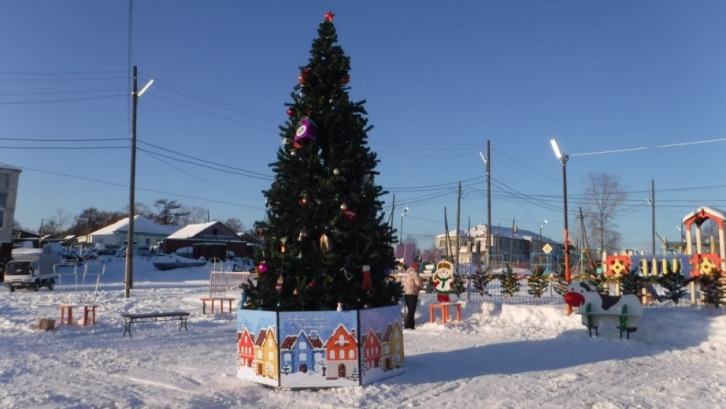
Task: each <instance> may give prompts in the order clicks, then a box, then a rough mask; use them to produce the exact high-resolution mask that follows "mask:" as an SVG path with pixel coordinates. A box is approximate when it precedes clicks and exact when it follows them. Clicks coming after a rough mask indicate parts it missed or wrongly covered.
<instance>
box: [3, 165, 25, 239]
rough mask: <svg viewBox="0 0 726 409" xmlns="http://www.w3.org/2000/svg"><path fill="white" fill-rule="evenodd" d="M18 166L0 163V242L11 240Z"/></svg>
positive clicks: (16, 196)
mask: <svg viewBox="0 0 726 409" xmlns="http://www.w3.org/2000/svg"><path fill="white" fill-rule="evenodd" d="M20 172H21V170H20V168H16V167H14V166H10V165H6V164H4V163H0V242H3V241H4V242H11V241H12V240H13V225H14V224H15V203H16V201H17V198H18V181H19V179H20Z"/></svg>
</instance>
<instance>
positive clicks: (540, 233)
mask: <svg viewBox="0 0 726 409" xmlns="http://www.w3.org/2000/svg"><path fill="white" fill-rule="evenodd" d="M545 224H547V220H545V221H543V222H542V224H540V225H539V249H540V251H542V228H543V227H544V225H545Z"/></svg>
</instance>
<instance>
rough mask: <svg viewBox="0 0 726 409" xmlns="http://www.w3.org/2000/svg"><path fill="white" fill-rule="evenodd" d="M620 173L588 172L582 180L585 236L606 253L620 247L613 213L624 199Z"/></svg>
mask: <svg viewBox="0 0 726 409" xmlns="http://www.w3.org/2000/svg"><path fill="white" fill-rule="evenodd" d="M627 197H628V195H627V193H626V192H625V188H624V187H623V186H621V184H620V176H618V175H612V174H609V173H605V172H598V173H588V175H587V178H586V179H585V197H584V201H585V209H584V210H585V218H586V226H587V231H588V239H589V240H592V241H593V244H594V245H595V246H594V247H596V248H599V249H600V250H605V251H608V252H612V251H617V250H619V249H620V240H621V236H620V233H618V232H617V231H616V230H615V228H616V227H617V225H616V224H615V216H616V214H617V212H618V210H619V209H620V207H621V206H622V205H623V202H625V200H626V199H627Z"/></svg>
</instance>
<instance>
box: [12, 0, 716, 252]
mask: <svg viewBox="0 0 726 409" xmlns="http://www.w3.org/2000/svg"><path fill="white" fill-rule="evenodd" d="M391 3H392V2H383V1H371V2H358V3H355V4H354V3H353V2H331V1H306V2H299V1H297V2H295V1H278V2H232V1H219V2H195V1H173V2H172V1H143V2H142V1H137V2H135V3H134V10H133V27H132V39H133V40H132V47H131V61H132V64H133V65H137V66H138V67H139V71H140V73H141V75H140V79H139V82H140V86H141V85H143V84H144V83H146V81H148V79H149V78H154V80H155V83H154V84H153V85H152V86H151V88H149V90H148V91H147V93H145V94H144V95H143V96H142V97H141V98H140V101H139V111H138V139H139V141H140V143H139V148H142V149H144V151H140V152H139V154H138V159H137V160H138V163H137V187H138V188H139V190H137V201H139V202H143V203H146V204H149V205H150V204H151V203H152V202H153V201H154V200H155V199H157V198H162V197H165V198H171V199H178V200H179V201H181V202H182V203H183V204H184V205H187V206H200V207H204V208H207V209H209V210H210V214H211V217H212V218H214V219H222V220H223V219H226V218H228V217H237V218H239V219H241V220H242V221H243V222H244V223H245V225H246V226H248V227H250V226H251V225H252V224H253V222H254V221H255V220H259V219H261V218H262V217H263V216H264V198H263V196H262V194H261V190H263V189H266V188H267V187H269V184H270V177H271V172H270V170H269V168H268V166H267V165H268V164H269V163H270V162H272V161H274V160H275V153H276V150H277V148H278V147H279V146H280V138H279V135H278V130H277V127H278V125H280V124H282V123H283V122H284V121H285V119H286V114H285V109H286V108H285V107H284V103H285V102H289V101H290V100H291V98H290V96H289V95H290V93H291V92H292V91H293V87H294V86H295V84H296V82H297V76H298V75H299V67H300V66H303V65H305V64H306V63H307V61H308V57H309V50H310V45H311V43H312V40H313V39H314V38H315V37H316V35H317V27H318V24H319V23H320V21H322V18H323V13H325V12H327V11H328V10H332V11H333V12H334V13H336V18H335V24H336V28H337V30H338V35H339V40H340V45H341V46H342V47H343V49H344V50H345V52H346V53H347V54H348V55H349V56H350V57H351V64H352V71H351V82H350V86H351V87H352V90H351V96H352V98H353V99H354V100H360V99H366V100H367V101H368V103H367V105H366V107H367V110H368V114H369V118H370V123H371V124H373V125H374V126H375V129H374V130H373V131H372V132H371V133H370V134H369V136H370V145H371V147H372V149H373V150H374V151H376V152H378V154H379V158H380V160H381V163H380V166H379V168H378V170H379V171H380V172H381V176H380V177H379V178H377V183H379V184H381V185H382V186H384V187H385V188H387V189H388V190H389V191H390V192H391V193H392V194H394V193H395V195H396V202H397V204H398V205H399V206H398V207H397V209H396V211H395V214H394V219H395V223H394V225H395V227H396V228H398V227H400V221H401V209H402V208H401V207H400V205H408V206H409V209H410V210H409V211H408V213H407V215H406V216H405V218H404V234H405V235H406V236H408V235H413V236H414V237H416V239H417V240H418V241H419V243H422V244H424V245H427V244H430V243H431V241H432V238H433V236H434V235H435V234H440V233H443V232H444V224H443V213H444V206H446V208H447V211H448V221H449V227H450V228H452V229H453V228H454V226H455V221H456V214H455V212H456V184H457V182H458V181H463V192H464V195H463V200H462V202H461V215H462V227H465V226H466V224H467V223H468V220H469V219H470V220H471V223H472V224H477V223H485V222H486V196H485V189H486V185H485V183H484V176H485V168H484V165H483V163H482V160H481V158H480V157H479V152H480V151H482V152H484V151H485V149H486V141H487V140H491V145H492V153H491V155H492V159H491V161H492V177H493V179H494V181H493V184H492V188H493V191H492V195H493V203H492V222H493V224H500V223H501V225H502V226H510V225H511V223H512V219H516V224H517V226H518V227H520V228H522V229H529V230H532V231H535V232H536V231H538V230H539V226H540V224H541V223H542V221H543V220H548V222H549V223H548V224H547V225H546V226H545V227H544V230H543V234H544V235H545V236H549V237H553V238H560V237H562V224H563V223H562V222H563V212H562V180H561V165H560V164H559V162H558V161H557V160H556V159H555V158H554V155H553V153H552V150H551V148H550V145H549V140H550V139H551V138H557V140H558V142H559V144H560V146H561V148H562V150H563V151H564V152H565V153H568V154H571V155H572V157H571V159H570V162H569V163H568V165H567V176H568V193H569V195H568V196H569V208H570V211H571V214H575V213H576V212H577V210H578V207H579V206H580V205H581V204H582V199H583V197H582V191H583V187H584V183H583V181H584V178H585V176H586V175H587V174H588V173H589V172H602V171H604V172H608V173H611V174H614V175H619V176H620V177H622V182H623V183H624V185H625V186H626V187H627V191H628V192H630V195H629V199H628V201H627V203H626V206H625V207H624V209H623V210H624V211H623V213H622V214H621V215H619V217H618V219H617V224H618V225H619V226H620V228H619V230H620V232H621V233H622V235H623V239H624V244H625V245H626V246H628V247H629V248H633V247H636V248H639V249H646V250H647V249H649V248H650V237H651V217H650V215H651V214H650V206H649V205H648V203H647V202H646V201H645V198H646V197H649V195H650V192H649V191H650V183H651V180H655V186H656V205H657V206H656V212H657V220H656V230H657V231H658V232H659V234H660V235H661V236H663V237H667V238H669V239H671V240H676V239H677V238H678V231H677V230H676V225H678V224H679V222H680V219H681V218H682V217H683V216H684V215H685V214H686V213H688V212H690V211H691V210H693V209H695V208H696V207H698V206H701V205H712V206H715V207H719V206H720V207H726V204H724V203H723V202H724V201H726V197H724V194H723V192H724V187H726V182H724V181H723V180H722V179H723V178H722V176H721V175H722V172H721V169H720V168H721V166H720V163H719V159H720V158H722V157H723V156H724V149H725V147H726V142H714V143H707V144H695V145H684V146H678V147H669V148H658V146H663V145H668V144H676V143H687V142H695V141H706V140H714V139H720V138H724V132H723V130H724V128H725V125H726V116H725V115H724V108H725V107H726V103H725V102H724V101H725V100H724V95H726V77H725V76H724V74H723V73H724V72H726V57H724V53H723V44H724V39H725V38H726V25H724V24H723V17H724V15H725V14H726V3H724V2H721V1H699V2H683V1H681V2H672V1H657V2H656V1H638V2H632V1H613V2H595V1H588V2H583V1H548V2H540V1H508V2H498V3H494V2H479V1H461V2H457V3H456V4H444V3H443V2H426V3H424V2H397V3H396V4H391ZM128 16H129V4H128V2H126V1H117V2H96V1H90V0H89V1H67V2H51V1H23V2H6V3H4V4H3V5H2V6H1V7H0V38H3V41H2V42H0V55H2V58H0V104H1V105H0V123H1V124H2V127H1V128H0V138H4V139H3V140H0V146H2V147H0V162H4V163H8V164H11V165H15V166H19V167H22V168H23V169H24V171H23V173H22V174H21V181H20V189H19V197H18V203H17V210H16V218H17V219H18V221H19V222H20V223H21V224H22V225H23V226H26V227H29V228H32V229H37V228H38V227H39V225H40V222H41V220H42V219H44V218H45V219H47V218H48V217H50V216H52V215H53V213H54V212H55V209H56V208H61V209H64V210H65V211H66V212H68V213H71V214H77V213H79V212H80V211H81V210H82V209H84V208H87V207H90V206H95V207H97V208H99V209H102V210H118V209H121V208H123V207H124V206H126V205H127V204H128V187H127V186H128V182H129V149H128V146H129V141H128V138H129V134H130V109H129V105H130V99H129V97H128V96H127V94H128V89H129V79H128V73H129V47H128V44H129V19H128ZM97 97H103V98H97ZM87 98H97V99H87ZM71 99H76V100H74V101H57V100H71ZM79 99H80V100H79ZM40 101H45V102H44V103H38V102H40ZM47 101H56V102H47ZM14 138H17V139H23V140H12V139H14ZM97 138H109V139H117V140H111V141H92V142H71V141H60V142H49V141H33V140H31V139H66V140H67V139H97ZM148 144H151V145H148ZM81 146H86V147H105V148H102V149H92V150H91V149H85V150H77V149H60V148H67V147H81ZM10 147H33V148H34V149H11V148H10ZM53 147H55V148H53ZM636 147H647V148H648V149H645V150H640V151H633V152H624V153H613V154H602V155H592V156H577V155H576V154H578V153H590V152H599V151H607V150H617V149H627V148H636ZM38 148H41V149H38ZM162 149H166V150H162ZM169 150H171V151H174V152H178V153H181V154H184V155H188V156H186V157H185V156H178V155H177V154H176V153H174V152H171V151H169ZM149 152H154V153H149ZM160 154H161V155H166V156H168V157H164V156H159V155H160ZM169 157H172V158H176V159H172V158H169ZM190 157H191V158H190ZM194 158H197V159H202V160H204V161H205V162H197V161H196V160H195V159H194ZM179 159H181V160H184V161H188V162H196V163H202V164H203V165H204V166H211V167H214V168H217V169H219V168H223V169H224V170H225V171H219V170H213V169H209V168H206V167H201V166H195V165H192V164H190V163H186V162H182V161H180V160H179ZM247 171H250V172H254V173H249V172H247ZM260 174H261V175H260ZM64 175H66V176H64ZM68 175H70V176H68ZM78 177H84V178H91V179H95V180H98V181H91V180H86V179H79V178H78ZM99 181H102V182H99ZM104 182H105V183H104ZM412 188H415V189H412ZM142 189H143V190H142ZM386 202H387V206H388V205H390V203H391V198H390V196H389V197H388V198H387V199H386ZM387 212H390V207H389V208H387ZM577 226H578V221H577V219H576V218H574V217H572V216H571V217H570V229H571V230H572V229H575V228H577Z"/></svg>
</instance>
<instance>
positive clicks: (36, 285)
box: [32, 281, 40, 291]
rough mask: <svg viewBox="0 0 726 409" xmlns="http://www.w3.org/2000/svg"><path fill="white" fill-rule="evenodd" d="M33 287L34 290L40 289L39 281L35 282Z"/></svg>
mask: <svg viewBox="0 0 726 409" xmlns="http://www.w3.org/2000/svg"><path fill="white" fill-rule="evenodd" d="M32 288H33V291H38V290H40V284H38V282H37V281H36V282H34V283H33V287H32Z"/></svg>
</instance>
